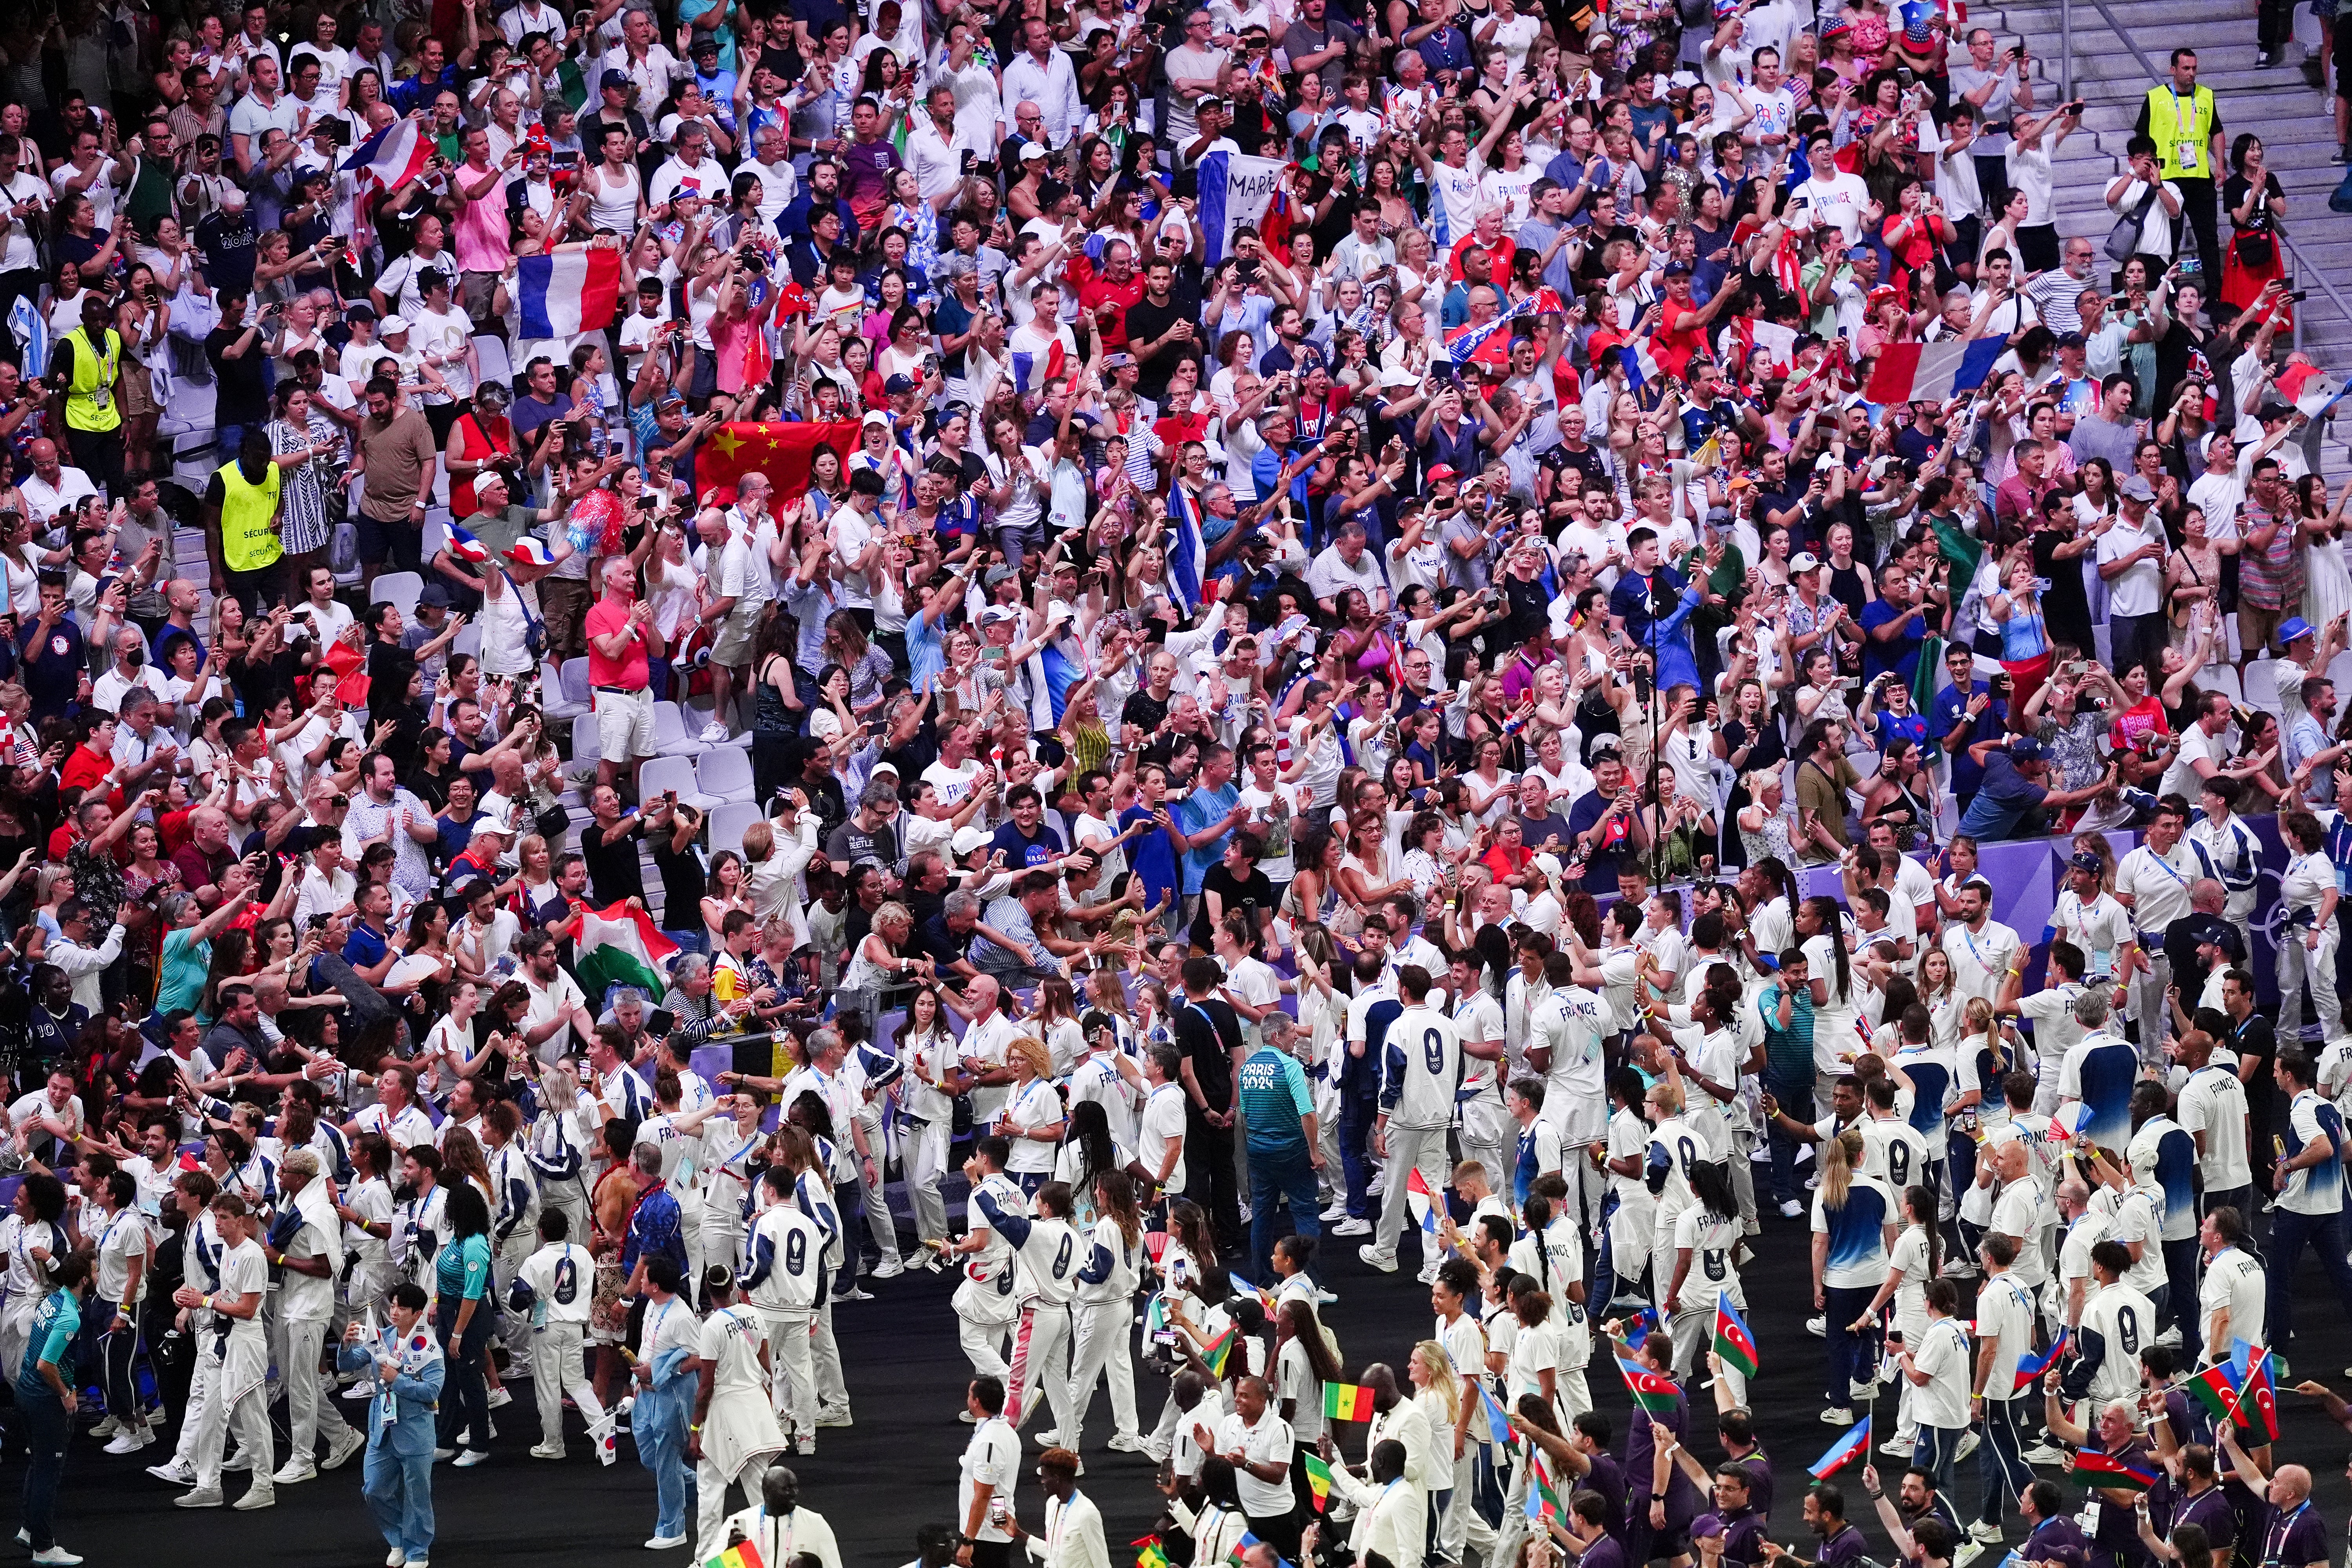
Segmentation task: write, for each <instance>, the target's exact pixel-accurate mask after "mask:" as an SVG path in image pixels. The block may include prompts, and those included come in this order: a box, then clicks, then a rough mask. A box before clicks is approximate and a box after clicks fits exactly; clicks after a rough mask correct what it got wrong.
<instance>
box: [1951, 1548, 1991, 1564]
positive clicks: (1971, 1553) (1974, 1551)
mask: <svg viewBox="0 0 2352 1568" xmlns="http://www.w3.org/2000/svg"><path fill="white" fill-rule="evenodd" d="M1984 1553H1985V1549H1984V1546H1983V1543H1982V1542H1975V1541H1963V1542H1960V1545H1959V1550H1958V1551H1956V1552H1953V1553H1952V1568H1969V1563H1974V1562H1975V1561H1976V1560H1977V1559H1978V1558H1979V1557H1981V1556H1983V1555H1984Z"/></svg>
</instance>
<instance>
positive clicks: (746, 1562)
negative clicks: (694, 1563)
mask: <svg viewBox="0 0 2352 1568" xmlns="http://www.w3.org/2000/svg"><path fill="white" fill-rule="evenodd" d="M702 1568H766V1564H765V1563H761V1561H760V1549H759V1548H758V1547H756V1546H754V1545H752V1544H751V1542H748V1541H739V1542H736V1543H735V1544H734V1545H732V1546H730V1547H729V1548H728V1549H727V1550H726V1551H724V1552H720V1553H719V1555H718V1556H716V1557H713V1558H711V1559H710V1560H709V1562H707V1563H704V1564H703V1565H702Z"/></svg>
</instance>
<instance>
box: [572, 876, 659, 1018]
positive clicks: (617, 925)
mask: <svg viewBox="0 0 2352 1568" xmlns="http://www.w3.org/2000/svg"><path fill="white" fill-rule="evenodd" d="M676 952H677V943H676V942H672V941H670V939H669V938H667V937H666V936H664V935H662V933H661V932H660V931H657V930H656V929H655V927H654V922H653V917H652V916H650V915H648V914H646V912H645V910H641V909H635V908H633V907H631V905H630V904H629V902H628V900H622V901H621V902H619V903H616V904H614V905H612V906H610V907H609V908H606V909H602V910H586V911H584V912H583V914H582V915H581V917H580V936H579V953H580V958H579V964H578V969H579V973H580V985H581V989H583V991H585V992H587V993H588V999H589V1001H590V1002H592V1003H594V1004H597V1005H599V1006H601V1005H602V998H603V996H604V989H605V987H607V986H609V985H634V986H635V987H636V988H637V989H638V990H640V991H643V992H644V993H645V994H646V995H648V996H651V997H653V998H654V999H656V1001H658V1000H659V999H660V997H661V994H662V993H663V992H664V991H666V990H667V989H668V983H667V981H666V980H665V979H664V978H663V975H664V973H665V972H666V970H667V965H668V963H669V960H670V958H671V956H672V955H673V954H675V953H676Z"/></svg>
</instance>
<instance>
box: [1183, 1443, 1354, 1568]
mask: <svg viewBox="0 0 2352 1568" xmlns="http://www.w3.org/2000/svg"><path fill="white" fill-rule="evenodd" d="M1299 1463H1301V1464H1303V1465H1305V1466H1306V1467H1307V1490H1308V1491H1309V1492H1310V1493H1312V1494H1313V1495H1314V1498H1315V1511H1316V1512H1317V1513H1321V1512H1322V1511H1323V1505H1324V1504H1326V1503H1328V1502H1329V1501H1330V1500H1331V1467H1330V1466H1328V1465H1327V1464H1325V1463H1324V1462H1323V1461H1322V1460H1321V1459H1319V1458H1317V1457H1316V1456H1314V1455H1313V1454H1307V1455H1303V1456H1301V1457H1300V1459H1299ZM1137 1568H1141V1564H1138V1565H1137Z"/></svg>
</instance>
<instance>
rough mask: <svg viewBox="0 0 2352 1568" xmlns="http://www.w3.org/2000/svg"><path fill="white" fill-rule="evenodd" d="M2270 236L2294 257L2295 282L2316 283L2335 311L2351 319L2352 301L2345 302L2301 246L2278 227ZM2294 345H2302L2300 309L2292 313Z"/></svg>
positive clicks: (2306, 285) (2348, 319) (2301, 315)
mask: <svg viewBox="0 0 2352 1568" xmlns="http://www.w3.org/2000/svg"><path fill="white" fill-rule="evenodd" d="M2271 237H2272V238H2273V239H2275V240H2277V241H2278V242H2279V244H2280V245H2282V246H2284V247H2286V253H2287V254H2288V255H2289V256H2292V257H2294V261H2295V269H2294V280H2295V282H2296V283H2297V284H2298V285H2303V286H2305V287H2308V286H2309V285H2310V284H2313V283H2316V284H2318V285H2319V291H2320V292H2321V293H2323V294H2325V295H2326V296H2327V302H2328V303H2329V304H2331V305H2333V306H2335V307H2336V314H2337V315H2339V316H2342V317H2343V318H2344V319H2345V320H2346V321H2352V303H2347V302H2346V300H2345V298H2344V296H2343V295H2342V294H2340V293H2338V292H2337V291H2336V285H2335V284H2333V283H2330V282H2329V281H2328V280H2327V274H2326V273H2325V272H2323V271H2321V270H2320V269H2319V268H2316V267H2314V266H2313V265H2312V264H2311V260H2310V258H2308V257H2306V256H2305V255H2304V253H2303V247H2301V246H2298V245H2297V244H2295V242H2294V241H2293V240H2292V239H2289V238H2288V237H2286V235H2285V233H2284V231H2282V230H2279V229H2273V230H2272V231H2271ZM2294 346H2295V347H2296V348H2301V347H2303V312H2302V311H2301V310H2297V311H2296V312H2295V313H2294Z"/></svg>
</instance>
